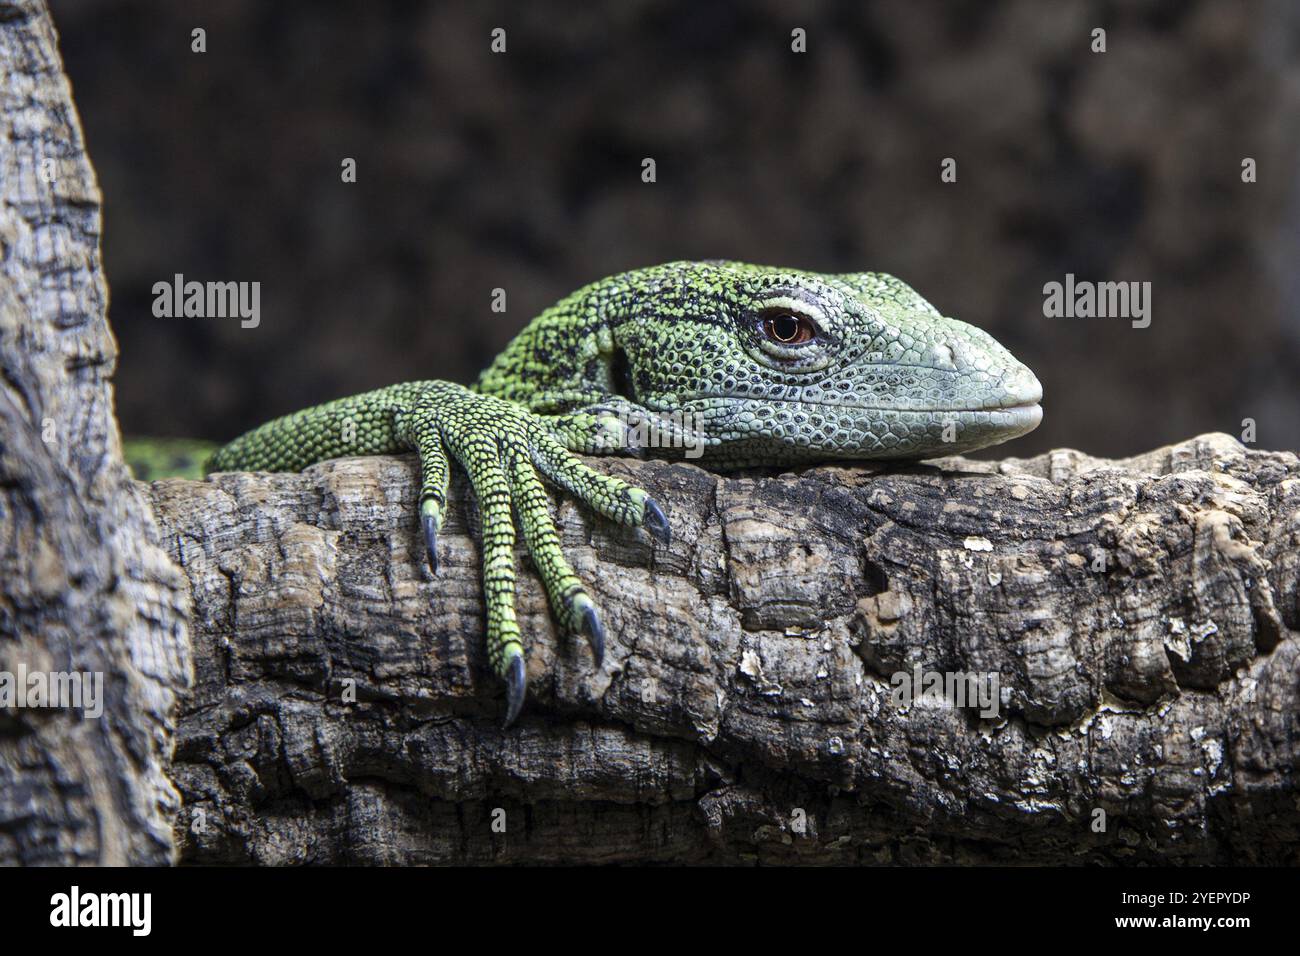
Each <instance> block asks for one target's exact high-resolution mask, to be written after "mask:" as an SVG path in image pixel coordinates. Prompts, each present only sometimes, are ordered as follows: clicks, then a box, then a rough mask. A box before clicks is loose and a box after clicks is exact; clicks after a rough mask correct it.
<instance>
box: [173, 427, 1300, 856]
mask: <svg viewBox="0 0 1300 956" xmlns="http://www.w3.org/2000/svg"><path fill="white" fill-rule="evenodd" d="M592 462H593V464H594V465H595V466H596V467H599V468H606V469H609V470H610V471H614V472H617V473H619V474H621V475H623V476H624V477H626V478H628V479H629V480H631V481H634V482H635V483H637V484H639V485H641V486H642V487H645V488H646V489H648V490H649V491H651V493H652V494H654V495H655V497H656V498H657V499H658V500H659V501H660V502H661V503H663V505H664V506H665V510H666V511H667V512H668V514H669V518H670V521H671V523H672V527H673V533H674V540H673V543H672V545H671V547H669V548H667V549H664V548H662V547H659V546H652V543H651V540H650V539H649V538H648V537H647V536H646V535H645V534H644V533H643V532H640V531H636V530H631V529H625V528H619V527H615V526H613V525H611V524H609V523H608V522H605V521H604V520H602V519H600V518H599V517H597V516H593V515H590V514H588V513H586V512H584V511H583V510H580V508H579V507H577V506H575V505H573V504H572V503H570V502H567V501H562V500H559V499H557V501H556V513H557V517H558V522H559V525H560V527H561V530H562V535H563V539H564V542H565V547H566V550H567V552H568V554H569V556H570V558H571V559H572V561H573V563H574V565H575V568H576V569H577V570H578V573H579V574H580V575H581V576H582V577H583V578H584V580H585V581H586V582H587V583H588V584H589V586H590V589H591V592H592V595H593V597H595V598H596V599H597V601H598V602H599V603H600V605H601V607H602V610H603V613H604V615H605V619H606V623H607V626H608V629H609V647H608V650H607V654H606V660H605V664H604V666H603V668H602V669H601V670H599V671H597V670H596V669H595V668H594V667H593V663H592V659H591V656H590V653H589V651H588V650H587V648H586V645H585V642H583V641H581V640H580V639H575V638H572V637H569V636H566V635H557V634H556V632H555V629H554V627H553V625H552V623H551V621H550V617H549V615H548V612H547V608H546V603H545V597H544V594H543V592H542V591H541V589H540V586H539V584H538V582H537V579H536V578H535V576H534V575H533V574H532V573H531V571H530V570H529V571H526V572H525V573H524V574H523V575H522V576H521V584H520V592H519V604H520V610H521V624H522V625H523V627H524V631H525V634H526V635H527V636H528V638H529V640H530V641H531V646H530V648H529V679H530V696H529V700H528V703H527V705H526V707H525V711H524V714H523V717H522V718H521V720H520V722H519V723H518V724H517V725H516V726H515V727H513V728H511V729H510V730H508V731H502V730H501V729H500V728H499V721H500V718H501V714H502V709H503V694H502V688H501V686H500V683H499V682H498V680H497V679H496V678H495V677H494V676H492V674H491V673H490V672H489V670H488V668H487V666H486V660H485V653H484V650H483V647H482V628H483V618H482V614H483V612H482V601H481V597H480V585H479V569H478V549H477V545H476V537H475V535H474V534H473V528H474V520H475V511H474V508H473V504H472V499H471V498H470V497H469V495H468V493H467V489H466V488H465V486H464V483H463V482H458V483H457V484H455V485H454V487H453V495H452V500H453V502H455V504H454V505H453V507H452V510H451V513H450V516H449V519H448V523H447V526H446V528H445V530H444V533H443V535H442V537H441V559H442V570H441V571H440V573H439V575H438V577H437V578H436V579H435V578H432V577H431V576H430V574H429V572H428V570H427V567H426V564H425V562H424V559H423V556H422V553H421V540H420V536H419V534H418V530H417V527H416V522H415V519H414V502H415V500H416V494H417V486H416V465H415V462H414V459H404V458H366V459H343V460H337V461H332V462H326V463H323V464H320V465H317V466H314V467H313V468H311V469H309V470H308V471H307V472H305V473H303V474H301V475H296V474H291V475H265V474H260V475H254V474H229V475H219V476H214V477H213V478H212V479H211V480H209V481H207V482H187V481H180V480H170V481H162V482H156V483H154V484H152V485H150V486H147V487H148V489H149V497H150V499H151V500H152V503H153V505H154V508H155V511H156V514H157V518H158V521H159V525H160V527H161V528H162V530H163V537H164V544H165V546H166V547H167V548H168V549H169V551H170V552H171V554H172V556H173V558H174V559H175V560H176V562H177V563H178V564H179V565H180V566H181V567H182V568H183V571H184V574H185V576H186V577H187V578H188V581H189V586H190V590H191V593H192V596H193V606H194V620H193V626H192V634H193V638H194V648H193V649H194V661H195V668H196V674H197V686H196V690H195V694H194V696H193V698H192V700H190V702H189V704H188V706H187V708H186V711H185V713H184V715H183V718H182V721H181V726H180V732H179V739H178V746H177V751H176V761H175V764H174V767H173V776H174V779H175V781H176V783H177V785H178V786H179V787H180V789H181V791H182V793H183V795H184V801H185V811H184V813H183V815H182V816H181V818H180V820H179V822H178V831H177V832H178V839H179V841H180V843H181V846H182V853H183V858H184V859H185V860H188V861H192V862H246V861H253V862H259V863H308V862H310V863H338V862H367V863H433V862H475V863H479V862H483V863H486V862H502V863H504V862H542V861H566V862H570V861H589V862H610V861H678V862H680V861H714V862H746V861H772V862H776V861H805V862H824V863H856V862H881V863H891V862H901V863H938V862H956V863H976V862H998V861H1015V862H1029V861H1039V862H1114V863H1134V862H1139V861H1149V862H1155V861H1169V862H1188V863H1190V862H1197V863H1207V862H1218V863H1222V862H1236V863H1292V864H1294V863H1297V862H1300V802H1298V801H1297V789H1296V784H1295V778H1294V771H1295V767H1296V762H1297V750H1298V748H1300V737H1298V736H1297V726H1296V724H1297V711H1298V710H1300V706H1298V705H1300V701H1298V699H1297V698H1298V696H1300V695H1298V684H1300V642H1298V638H1297V636H1296V633H1295V630H1294V629H1295V628H1296V627H1297V625H1298V623H1300V607H1298V605H1297V596H1298V588H1297V585H1298V582H1300V464H1298V463H1297V459H1296V457H1295V456H1294V455H1292V454H1290V453H1272V452H1260V451H1253V450H1247V449H1245V448H1243V446H1241V445H1240V444H1238V443H1237V442H1236V441H1235V440H1233V439H1231V438H1229V437H1227V436H1224V435H1218V434H1211V435H1205V436H1201V437H1199V438H1196V439H1193V440H1190V441H1188V442H1185V443H1183V444H1180V445H1177V446H1173V447H1168V448H1163V449H1160V450H1158V451H1155V452H1152V453H1150V454H1148V455H1145V456H1142V457H1140V458H1136V459H1131V460H1125V461H1102V460H1097V459H1093V458H1089V457H1088V456H1086V455H1082V454H1080V453H1077V452H1072V451H1059V452H1053V453H1049V454H1047V455H1044V456H1040V457H1038V458H1033V459H1027V460H1016V459H1008V460H1005V461H1001V462H974V461H968V460H964V459H960V458H953V459H946V460H943V461H941V462H938V463H931V464H927V465H914V466H908V467H893V468H879V467H872V468H851V467H819V468H812V469H806V470H803V471H801V472H797V473H778V472H775V471H774V472H772V473H753V474H745V475H736V476H719V475H714V474H710V473H708V472H705V471H703V470H700V469H698V468H696V467H694V466H691V465H686V464H670V463H665V462H638V461H630V460H601V459H592ZM520 560H521V562H523V564H524V566H525V568H527V559H526V558H524V557H523V555H522V553H521V555H520ZM916 666H919V667H921V668H922V669H923V670H925V671H937V672H976V673H988V672H996V673H997V674H998V675H999V677H1000V682H1001V687H1002V689H1003V692H1004V695H1005V701H1004V703H1003V705H1002V707H1001V709H1000V713H999V714H998V715H997V716H996V717H995V718H992V719H981V718H980V717H979V716H978V715H977V714H976V713H975V712H974V711H973V710H972V709H970V708H965V709H959V708H954V707H951V706H945V705H942V704H934V703H930V702H913V703H911V704H910V705H901V704H900V703H899V702H897V701H896V700H895V699H894V691H895V684H894V682H893V675H895V674H896V673H897V672H902V671H906V672H909V673H910V672H912V671H913V668H914V667H916ZM494 823H495V824H496V827H494ZM502 823H504V832H500V827H501V825H502Z"/></svg>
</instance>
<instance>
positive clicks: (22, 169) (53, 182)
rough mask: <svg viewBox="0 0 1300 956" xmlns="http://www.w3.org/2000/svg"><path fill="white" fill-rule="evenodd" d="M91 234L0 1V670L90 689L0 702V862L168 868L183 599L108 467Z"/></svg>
mask: <svg viewBox="0 0 1300 956" xmlns="http://www.w3.org/2000/svg"><path fill="white" fill-rule="evenodd" d="M99 233H100V196H99V189H98V187H97V186H96V184H95V177H94V173H93V172H92V170H91V168H90V163H89V161H88V160H87V158H86V153H85V147H84V144H83V142H82V137H81V128H80V124H79V122H78V119H77V114H76V110H75V109H74V107H73V105H72V97H71V91H70V90H69V88H68V83H67V80H66V79H65V78H64V76H63V70H62V64H61V63H60V61H59V55H58V50H57V44H56V38H55V34H54V29H53V27H52V26H51V24H50V20H49V16H48V15H47V13H46V11H45V9H44V6H43V4H41V3H39V2H33V0H0V672H5V673H6V674H8V675H13V678H12V679H17V677H18V675H19V674H21V673H23V672H24V671H25V672H26V673H28V674H29V675H30V674H32V673H34V672H39V673H41V674H46V675H48V674H50V673H51V672H65V673H66V672H77V673H91V674H95V673H97V674H100V675H102V682H103V684H102V686H103V694H104V701H103V707H104V712H103V716H102V717H99V718H86V717H85V716H84V714H83V713H82V712H80V711H77V710H75V709H70V708H66V707H64V708H59V709H32V708H22V707H10V708H8V709H0V864H13V863H101V864H126V863H165V862H168V861H169V860H171V859H172V858H173V843H172V816H173V814H174V813H175V810H176V809H177V808H178V806H179V800H178V799H177V794H176V791H175V789H174V788H173V787H172V785H171V783H170V782H169V780H168V779H167V777H166V775H165V766H166V764H167V762H168V761H169V759H170V753H171V733H172V729H173V726H174V710H175V702H176V698H177V692H178V691H179V690H180V689H182V688H183V687H184V686H186V684H187V683H188V680H189V673H190V671H189V640H188V635H187V632H186V615H187V608H186V604H185V602H186V600H187V592H186V590H185V582H184V580H183V579H182V578H181V576H180V575H179V574H178V573H177V571H176V568H175V567H174V565H172V563H171V562H170V561H169V560H168V558H167V555H166V554H165V553H164V552H163V551H162V550H160V549H159V548H158V547H157V545H156V543H154V541H155V538H154V534H155V532H154V529H153V522H152V517H151V514H150V511H149V508H148V507H147V505H146V504H145V502H144V500H143V498H142V497H141V495H140V494H139V491H138V487H137V486H136V485H134V484H133V483H132V482H131V480H130V477H129V475H128V473H127V470H126V467H125V466H124V465H123V463H122V456H121V453H120V447H119V445H120V442H119V436H118V433H117V423H116V422H115V421H114V418H113V408H112V387H111V385H110V383H109V378H110V375H111V374H112V371H113V366H114V362H115V359H116V354H117V352H116V346H115V344H114V342H113V338H112V335H111V334H110V332H109V329H108V324H107V321H106V318H105V308H106V305H107V292H106V290H105V286H104V277H103V272H102V269H101V266H100V261H99Z"/></svg>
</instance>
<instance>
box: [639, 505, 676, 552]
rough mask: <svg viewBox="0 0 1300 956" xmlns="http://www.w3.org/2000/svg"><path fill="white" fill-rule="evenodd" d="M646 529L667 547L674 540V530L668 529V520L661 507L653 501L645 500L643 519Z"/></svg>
mask: <svg viewBox="0 0 1300 956" xmlns="http://www.w3.org/2000/svg"><path fill="white" fill-rule="evenodd" d="M642 524H644V525H645V529H646V530H647V531H649V532H650V533H651V534H652V535H654V536H655V537H656V538H658V539H659V540H660V542H662V543H663V544H664V545H667V544H668V543H669V542H670V541H671V540H672V536H673V533H672V529H671V528H669V527H668V519H667V518H665V517H664V513H663V512H662V511H660V510H659V506H658V505H657V504H655V503H654V502H653V501H652V500H651V499H649V498H647V499H646V500H645V518H644V519H642Z"/></svg>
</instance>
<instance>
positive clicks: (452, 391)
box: [207, 381, 668, 726]
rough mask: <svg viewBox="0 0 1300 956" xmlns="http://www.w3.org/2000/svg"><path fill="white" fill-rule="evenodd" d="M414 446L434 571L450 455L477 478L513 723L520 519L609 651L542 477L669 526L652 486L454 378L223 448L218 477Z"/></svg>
mask: <svg viewBox="0 0 1300 956" xmlns="http://www.w3.org/2000/svg"><path fill="white" fill-rule="evenodd" d="M407 450H411V451H414V452H416V454H417V455H418V456H419V459H420V471H421V482H420V499H419V514H420V524H421V528H422V531H423V535H424V542H425V547H426V551H427V553H428V560H429V566H430V568H431V569H432V570H433V571H434V573H437V570H438V532H439V531H440V530H441V527H442V522H443V517H444V514H445V508H446V502H447V490H448V484H449V477H450V461H451V459H455V460H456V461H457V462H459V463H460V465H461V466H462V467H464V469H465V471H466V472H467V473H468V475H469V479H470V484H471V486H472V487H473V490H474V495H475V497H476V498H477V500H478V506H479V511H480V515H481V519H482V520H481V524H482V535H483V590H484V599H485V603H486V610H487V649H488V659H489V661H490V662H491V664H492V667H493V669H494V670H495V671H496V672H497V674H498V675H500V676H501V677H502V678H503V679H504V680H505V682H506V724H507V726H508V725H509V724H510V723H511V722H512V721H513V720H514V719H515V718H516V717H517V716H518V714H519V711H520V708H521V707H522V706H523V702H524V696H525V690H526V686H525V685H526V680H525V673H524V645H523V640H522V637H521V635H520V631H519V624H518V621H517V620H516V616H515V566H514V547H515V531H516V520H517V521H518V528H519V530H520V531H522V533H523V536H524V543H525V544H526V545H527V547H528V551H529V553H530V554H531V555H532V558H533V563H534V564H535V565H536V567H537V572H538V574H539V576H540V577H541V579H542V584H543V585H544V587H545V588H546V594H547V598H548V600H549V602H550V606H551V609H552V612H553V613H554V615H555V618H556V620H557V622H558V623H559V624H560V626H561V627H562V628H563V629H565V630H566V631H568V632H570V633H579V634H584V635H585V636H586V638H587V640H588V641H589V642H590V644H591V648H592V652H593V654H594V655H595V658H596V661H597V665H599V663H600V661H601V660H602V658H603V655H604V646H605V629H604V626H603V625H602V623H601V620H600V613H599V611H598V610H597V609H596V605H595V602H594V601H592V599H591V597H590V595H588V593H587V591H586V589H585V588H584V587H583V586H582V583H581V582H580V581H579V580H578V577H577V575H575V574H574V573H573V569H572V567H570V565H569V563H568V561H567V560H565V557H564V553H563V551H562V549H561V547H560V537H559V534H558V533H557V532H556V529H555V523H554V521H553V520H552V518H551V514H550V508H549V502H548V500H547V497H546V492H545V490H544V487H543V485H542V480H541V479H542V477H545V478H546V479H547V480H549V481H550V482H552V483H553V484H555V485H557V486H559V487H561V488H563V489H565V490H567V491H568V492H569V493H571V494H572V495H573V496H574V497H575V498H578V499H579V500H581V501H583V502H584V503H586V504H587V505H588V506H590V507H591V508H592V509H593V510H595V511H596V512H598V513H600V514H602V515H605V516H607V517H609V518H612V519H613V520H615V521H618V522H620V523H622V524H626V525H645V526H646V529H647V530H649V531H651V532H652V533H654V534H655V536H656V537H658V538H659V539H660V540H664V541H666V540H667V533H668V524H667V522H666V521H665V520H664V516H663V512H662V511H660V510H659V508H658V507H657V506H656V505H655V504H654V502H653V501H651V500H650V498H649V496H648V495H647V494H646V493H645V492H644V491H642V490H641V489H639V488H633V487H632V486H631V485H628V484H627V483H626V482H623V481H620V480H619V479H617V478H613V477H610V476H607V475H602V474H600V473H599V472H596V471H593V470H592V469H590V468H588V467H587V466H586V465H584V464H583V463H582V462H580V461H578V460H577V459H576V458H574V457H573V455H571V454H570V453H569V452H568V451H567V450H566V449H565V448H563V447H561V445H560V444H559V443H558V442H557V441H556V440H555V439H554V438H553V437H552V436H551V434H550V432H549V430H548V424H547V419H545V418H542V417H540V416H536V415H533V414H532V413H530V412H529V411H527V410H526V409H525V408H523V406H521V405H517V404H515V403H514V402H511V401H508V400H505V399H501V398H495V397H492V396H488V395H481V394H478V393H476V392H473V391H471V390H469V389H467V388H464V387H463V386H460V385H455V384H452V383H450V382H441V381H425V382H408V383H404V384H401V385H393V386H390V387H389V388H384V389H379V390H377V391H374V392H367V393H365V394H364V395H355V396H352V397H350V398H345V399H339V400H338V401H334V402H329V403H327V404H325V405H318V406H316V407H314V408H309V409H305V410H304V411H301V412H295V413H294V414H292V415H286V416H284V417H283V418H278V419H276V420H274V421H272V422H268V423H267V424H265V425H263V426H261V427H260V428H257V429H254V430H253V431H251V432H248V433H247V434H245V435H242V436H240V437H239V438H237V439H235V440H234V441H233V442H231V443H230V444H228V445H226V446H225V447H223V448H221V449H219V450H218V451H217V453H216V454H215V455H214V456H213V458H212V460H211V461H210V462H209V463H208V467H207V471H208V472H209V473H211V472H213V471H229V470H236V469H247V470H264V471H296V470H300V469H303V468H306V467H307V466H308V465H310V464H313V463H314V462H317V461H322V460H324V459H326V458H334V457H339V456H342V455H379V454H392V453H396V452H401V451H407ZM512 512H513V513H512Z"/></svg>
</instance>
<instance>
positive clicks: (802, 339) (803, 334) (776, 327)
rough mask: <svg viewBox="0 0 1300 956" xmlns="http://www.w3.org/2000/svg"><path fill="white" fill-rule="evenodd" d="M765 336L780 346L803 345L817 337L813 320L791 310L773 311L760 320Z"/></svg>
mask: <svg viewBox="0 0 1300 956" xmlns="http://www.w3.org/2000/svg"><path fill="white" fill-rule="evenodd" d="M759 327H760V328H761V329H762V330H763V334H764V335H765V336H767V337H768V338H769V339H771V340H772V341H773V342H775V343H777V344H778V345H803V344H805V343H807V342H811V341H812V340H813V339H815V338H816V337H817V326H816V325H814V324H813V321H812V319H809V318H808V317H807V316H803V315H799V314H798V313H797V312H792V311H791V310H789V309H772V310H771V311H768V312H764V313H763V315H762V316H761V317H760V319H759Z"/></svg>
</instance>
